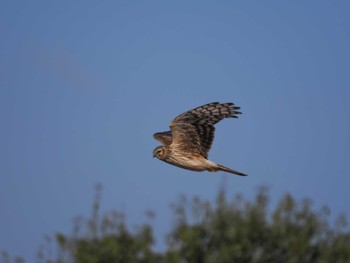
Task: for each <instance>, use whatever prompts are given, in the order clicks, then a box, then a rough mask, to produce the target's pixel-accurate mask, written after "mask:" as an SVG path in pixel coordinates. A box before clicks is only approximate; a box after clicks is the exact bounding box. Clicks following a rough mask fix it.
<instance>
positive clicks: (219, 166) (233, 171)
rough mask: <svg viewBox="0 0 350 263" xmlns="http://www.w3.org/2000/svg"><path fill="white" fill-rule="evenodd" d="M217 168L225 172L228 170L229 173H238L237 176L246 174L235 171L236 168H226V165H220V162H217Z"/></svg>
mask: <svg viewBox="0 0 350 263" xmlns="http://www.w3.org/2000/svg"><path fill="white" fill-rule="evenodd" d="M217 169H218V170H219V171H225V172H228V173H231V174H237V175H239V176H247V174H244V173H241V172H238V171H236V170H233V169H230V168H227V167H225V166H223V165H221V164H218V165H217Z"/></svg>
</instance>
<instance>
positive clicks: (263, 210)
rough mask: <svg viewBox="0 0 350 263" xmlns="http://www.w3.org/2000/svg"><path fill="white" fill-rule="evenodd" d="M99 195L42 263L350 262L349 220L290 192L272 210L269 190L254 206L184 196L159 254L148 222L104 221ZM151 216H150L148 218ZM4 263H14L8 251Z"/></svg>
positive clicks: (49, 244)
mask: <svg viewBox="0 0 350 263" xmlns="http://www.w3.org/2000/svg"><path fill="white" fill-rule="evenodd" d="M101 191H102V188H101V186H97V187H96V196H95V200H94V202H93V205H92V215H91V218H87V219H86V218H83V217H77V218H76V219H75V221H74V224H73V231H72V233H71V234H69V235H67V234H62V233H57V234H56V235H55V236H54V237H47V238H46V239H45V245H44V246H43V247H42V248H41V249H40V250H39V252H38V255H37V256H38V262H41V263H66V262H67V263H70V262H76V263H111V262H116V263H118V262H130V263H134V262H135V263H148V262H152V263H155V262H159V263H175V262H184V263H185V262H189V263H190V262H191V263H192V262H198V263H201V262H203V263H204V262H205V263H210V262H222V263H225V262H230V263H231V262H249V263H252V262H259V263H265V262H266V263H271V262H283V263H298V262H303V263H308V262H310V263H311V262H312V263H314V262H337V263H345V262H350V232H349V230H348V228H347V219H346V216H345V215H340V216H338V217H337V219H336V220H335V223H331V222H332V220H331V217H330V209H329V208H327V207H322V208H319V209H315V208H313V206H312V201H311V200H309V199H302V200H299V201H297V200H296V199H295V198H293V197H292V196H291V195H290V194H288V193H287V194H285V195H284V196H283V197H282V198H281V199H280V200H279V201H278V203H277V205H276V206H275V207H274V208H271V207H270V205H269V191H268V188H267V187H263V186H262V187H259V188H258V190H257V192H256V195H255V198H254V200H253V201H249V200H247V199H245V198H244V197H243V196H242V195H241V194H236V195H235V196H234V198H233V199H231V200H229V199H228V198H227V193H226V191H225V189H224V188H222V189H219V191H218V193H217V196H216V200H215V202H210V201H206V200H202V199H201V198H199V197H193V198H188V197H186V196H181V198H179V200H178V201H177V202H175V203H174V204H173V205H172V209H173V212H174V219H175V224H174V225H173V226H172V229H171V231H170V233H168V234H167V236H166V240H167V241H166V248H165V249H164V251H162V252H156V251H155V250H154V249H153V247H154V243H155V238H154V233H153V227H152V224H151V223H145V224H142V225H139V226H138V227H137V230H135V231H131V230H130V229H129V227H128V226H127V222H126V215H125V213H123V212H115V211H111V212H108V213H106V214H104V215H100V211H99V207H100V197H101ZM154 216H155V213H154V212H152V211H147V217H149V218H150V219H152V218H153V217H154ZM333 221H334V220H333ZM2 262H4V263H8V262H11V260H10V257H9V255H8V254H7V253H6V252H4V253H3V254H2ZM13 262H16V263H24V262H25V261H24V260H23V259H22V258H15V259H14V260H13Z"/></svg>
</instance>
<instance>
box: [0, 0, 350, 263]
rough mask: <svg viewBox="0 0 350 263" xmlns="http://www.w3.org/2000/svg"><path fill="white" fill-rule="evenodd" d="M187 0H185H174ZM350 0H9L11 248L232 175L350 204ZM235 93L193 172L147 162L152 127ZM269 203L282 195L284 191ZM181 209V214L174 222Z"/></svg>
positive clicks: (2, 138) (5, 241)
mask: <svg viewBox="0 0 350 263" xmlns="http://www.w3.org/2000/svg"><path fill="white" fill-rule="evenodd" d="M175 2H176V3H175ZM349 8H350V4H349V2H348V1H331V0H329V1H322V0H318V1H215V3H214V1H210V2H209V1H1V3H0V39H1V40H0V88H1V95H0V120H1V129H0V176H1V183H0V250H7V251H8V252H10V253H11V254H12V255H19V256H20V255H22V256H25V257H26V258H27V259H29V260H33V259H34V257H35V251H36V249H37V248H38V247H39V245H40V243H42V241H43V236H44V235H46V234H49V235H51V234H53V233H55V232H56V231H60V232H63V233H67V234H68V233H70V231H71V227H72V219H73V218H74V217H75V216H77V215H84V216H88V215H89V212H90V206H91V202H92V200H93V195H94V186H95V184H96V183H98V182H100V183H101V184H102V185H103V199H102V210H103V211H110V210H112V209H117V210H124V211H125V212H126V213H127V214H128V222H130V223H131V224H137V223H139V222H144V219H145V217H144V211H145V210H146V209H152V210H154V211H155V212H156V213H157V217H156V219H155V221H154V222H155V223H154V227H155V229H156V233H157V237H158V238H157V242H158V243H157V244H158V246H161V243H163V242H164V240H162V239H161V236H162V234H164V233H165V232H166V231H167V230H168V229H169V228H170V226H171V223H172V222H171V220H170V219H171V218H172V217H171V215H172V212H171V210H170V208H169V204H170V203H171V202H173V201H175V200H176V199H177V198H178V196H179V195H180V194H186V195H188V196H194V195H198V196H200V197H202V198H206V199H210V200H212V199H213V198H214V196H215V194H216V192H217V189H218V188H219V186H220V185H221V184H222V182H223V181H224V182H225V183H226V188H227V190H228V191H229V193H230V194H232V195H233V194H234V193H237V192H242V193H243V194H244V195H245V196H246V197H247V198H252V197H253V195H254V193H255V190H256V188H257V187H258V186H259V185H261V184H266V185H268V186H270V187H271V193H272V197H273V200H277V199H278V198H279V197H281V196H282V195H283V193H285V192H290V193H292V194H293V195H294V196H296V197H297V198H302V197H308V198H311V199H313V200H314V201H315V205H316V206H320V205H323V204H325V205H328V206H329V207H330V208H331V211H332V214H335V215H336V214H339V213H341V212H344V213H346V214H347V215H348V216H349V215H350V208H349V204H348V203H349V200H350V174H349V164H350V152H349V149H350V138H349V134H350V107H349V102H350V17H349ZM212 101H220V102H234V103H235V104H236V105H238V106H241V110H242V112H243V114H242V115H241V116H240V118H238V119H228V120H224V121H222V122H220V123H219V124H218V125H217V129H216V139H215V142H214V146H213V148H212V151H211V152H210V156H209V157H210V159H211V160H213V161H217V162H219V163H222V164H223V165H225V166H228V167H232V168H233V169H236V170H239V171H242V172H245V173H248V174H249V176H248V177H238V176H235V175H231V174H224V173H209V172H203V173H195V172H191V171H187V170H183V169H179V168H177V167H174V166H170V165H168V164H166V163H163V162H161V161H159V160H157V159H153V158H152V150H153V149H154V148H155V147H156V146H157V145H159V144H158V142H157V141H155V140H153V138H152V134H153V133H154V132H158V131H163V130H168V124H169V122H170V121H171V120H172V118H174V117H175V116H177V115H178V114H180V113H182V112H184V111H186V110H189V109H191V108H194V107H197V106H200V105H202V104H204V103H208V102H212ZM273 200H272V201H273ZM169 220H170V221H169Z"/></svg>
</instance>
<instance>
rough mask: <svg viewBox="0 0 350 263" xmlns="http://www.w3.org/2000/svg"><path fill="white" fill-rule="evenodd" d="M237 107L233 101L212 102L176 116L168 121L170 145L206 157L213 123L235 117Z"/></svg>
mask: <svg viewBox="0 0 350 263" xmlns="http://www.w3.org/2000/svg"><path fill="white" fill-rule="evenodd" d="M239 109H240V107H237V106H235V105H234V104H233V103H219V102H213V103H208V104H205V105H203V106H200V107H197V108H195V109H192V110H189V111H187V112H185V113H183V114H181V115H179V116H177V117H176V118H175V119H174V120H173V121H172V122H171V123H170V129H171V131H172V135H173V141H172V145H173V146H174V147H180V148H182V149H183V150H187V151H193V152H196V153H199V154H201V155H202V156H204V157H205V158H207V157H208V152H209V150H210V148H211V146H212V143H213V140H214V132H215V128H214V125H215V124H216V123H218V122H219V121H221V120H222V119H224V118H237V116H236V114H241V112H239V111H237V110H239Z"/></svg>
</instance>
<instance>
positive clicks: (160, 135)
mask: <svg viewBox="0 0 350 263" xmlns="http://www.w3.org/2000/svg"><path fill="white" fill-rule="evenodd" d="M153 137H154V139H156V140H157V141H160V142H161V143H162V144H163V145H170V144H171V143H172V142H173V134H172V132H171V131H166V132H157V133H155V134H153Z"/></svg>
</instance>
